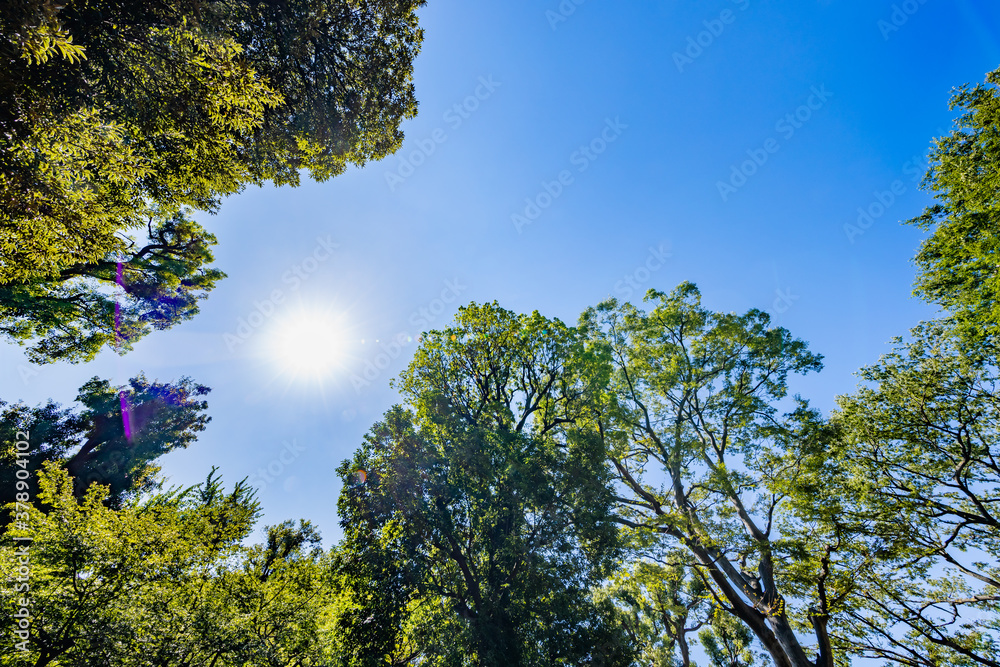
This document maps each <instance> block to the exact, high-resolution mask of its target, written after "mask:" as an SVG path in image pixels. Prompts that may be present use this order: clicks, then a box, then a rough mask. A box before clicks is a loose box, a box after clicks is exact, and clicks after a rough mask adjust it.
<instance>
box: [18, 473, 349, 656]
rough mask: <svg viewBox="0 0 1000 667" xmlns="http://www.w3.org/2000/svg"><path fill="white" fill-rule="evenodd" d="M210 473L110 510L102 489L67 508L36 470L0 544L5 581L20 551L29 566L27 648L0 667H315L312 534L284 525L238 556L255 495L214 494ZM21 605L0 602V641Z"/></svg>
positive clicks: (318, 611)
mask: <svg viewBox="0 0 1000 667" xmlns="http://www.w3.org/2000/svg"><path fill="white" fill-rule="evenodd" d="M214 473H215V471H214V470H213V471H212V473H211V474H210V475H209V476H208V478H207V479H206V481H205V482H204V483H203V484H200V485H197V486H194V487H191V488H188V489H184V490H182V489H174V490H171V491H167V492H160V493H156V494H154V495H151V496H148V497H146V498H144V499H142V500H140V501H138V502H133V501H130V502H128V503H126V505H125V506H123V507H121V508H119V509H112V508H110V507H108V502H107V498H105V497H103V496H104V493H105V491H106V487H104V486H101V485H92V486H91V487H89V488H88V490H87V492H86V493H85V494H84V495H83V497H82V498H79V497H78V496H77V495H76V494H75V493H74V485H73V482H72V480H71V479H70V478H69V476H68V475H67V473H66V471H65V470H63V469H62V468H60V467H59V466H57V465H55V464H53V463H46V464H45V466H43V468H42V469H41V470H40V471H38V480H39V486H40V491H39V494H38V496H37V499H36V500H37V502H36V503H33V504H32V505H31V507H30V508H28V511H27V512H26V513H25V514H26V515H27V516H25V517H24V518H23V519H20V520H19V521H18V523H17V524H15V525H14V526H12V527H11V528H10V529H9V530H8V531H7V532H6V534H4V535H3V537H2V539H0V573H2V574H3V575H4V578H5V579H7V578H13V577H14V573H15V572H16V571H17V568H18V566H19V558H20V556H19V553H18V550H17V549H18V547H19V546H22V545H24V544H30V546H29V549H28V552H29V554H30V563H31V574H30V578H29V580H28V586H29V587H30V588H29V590H28V591H26V592H27V593H29V594H30V599H31V602H30V604H29V606H28V608H29V609H30V611H31V623H30V630H29V637H28V639H27V640H26V643H25V645H23V646H22V647H18V650H14V651H12V650H5V651H4V652H3V654H2V656H0V664H5V665H34V666H35V667H45V666H47V665H63V666H66V667H84V666H87V667H90V666H93V665H105V666H107V667H151V666H153V665H159V666H164V665H190V666H192V667H194V666H198V667H209V666H210V665H214V666H215V667H231V666H235V665H245V666H249V667H257V666H259V667H306V666H309V667H312V666H318V665H321V664H324V662H325V661H324V658H323V655H322V654H323V649H324V648H325V646H326V644H327V643H328V642H327V639H326V638H325V636H324V635H323V633H322V632H321V630H320V619H321V618H322V616H323V614H324V610H325V609H326V607H327V606H328V605H329V600H330V599H331V598H333V597H334V591H333V589H331V588H330V585H331V582H332V579H331V577H330V568H329V566H328V564H326V563H325V562H324V561H325V557H324V555H323V553H322V550H319V549H317V548H315V547H316V544H317V542H318V539H319V536H318V534H317V533H316V531H315V529H314V528H313V527H312V526H311V525H310V524H309V523H308V522H300V524H299V526H295V525H293V524H292V523H291V522H285V523H283V524H280V525H278V526H272V527H270V528H268V529H267V530H266V536H267V537H266V542H265V543H264V544H258V545H251V546H243V545H242V544H241V543H242V542H243V541H244V540H245V539H246V538H247V537H248V535H249V534H250V531H251V529H252V528H253V525H254V523H255V521H256V520H257V518H258V516H259V512H260V508H259V505H258V504H257V502H256V500H255V499H254V492H253V490H252V489H250V488H249V487H247V486H246V485H245V484H244V483H238V484H236V485H235V487H233V488H232V489H231V490H230V491H226V490H225V489H224V488H223V487H222V484H221V481H220V480H219V478H218V477H217V476H216V475H215V474H214ZM15 537H27V538H30V540H31V541H30V542H23V541H21V542H17V541H14V538H15ZM23 595H24V592H20V593H19V592H17V591H15V590H12V589H11V588H9V587H6V586H5V587H4V590H3V593H2V594H0V608H2V609H3V618H2V619H0V631H2V632H3V634H4V636H5V637H7V638H11V637H14V635H13V628H12V623H13V622H14V617H13V614H14V612H15V611H16V610H17V609H19V608H20V607H21V606H23V603H21V601H20V599H19V597H20V596H23ZM20 648H25V649H27V650H26V651H23V652H22V651H21V650H20Z"/></svg>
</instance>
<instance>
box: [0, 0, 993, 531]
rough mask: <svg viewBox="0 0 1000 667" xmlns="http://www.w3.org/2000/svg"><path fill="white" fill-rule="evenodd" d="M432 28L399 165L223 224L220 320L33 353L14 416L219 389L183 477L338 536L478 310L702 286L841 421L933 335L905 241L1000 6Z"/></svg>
mask: <svg viewBox="0 0 1000 667" xmlns="http://www.w3.org/2000/svg"><path fill="white" fill-rule="evenodd" d="M421 20H422V24H423V27H424V29H425V32H426V36H425V43H424V47H423V50H422V52H421V54H420V56H419V58H418V59H417V61H416V74H415V82H416V89H417V96H418V99H419V100H420V113H419V115H418V117H417V118H415V119H413V120H412V121H409V122H407V123H406V125H405V126H404V130H405V132H406V136H407V139H406V142H405V143H404V145H403V148H402V149H401V151H400V152H399V153H398V154H397V155H395V156H391V157H389V158H386V159H385V160H383V161H381V162H378V163H372V164H369V165H366V166H365V167H364V168H360V169H358V168H352V169H350V170H349V171H348V172H347V173H346V174H344V175H342V176H340V177H337V178H335V179H332V180H330V181H328V182H326V183H322V184H317V183H314V182H304V184H303V185H302V186H301V187H299V188H281V189H276V188H273V187H266V188H263V189H259V188H250V189H248V190H246V191H245V192H244V193H242V194H240V195H238V196H234V197H231V198H230V199H228V200H227V201H225V203H224V204H223V206H222V209H221V212H220V213H219V214H218V215H216V216H202V220H203V222H204V223H205V224H206V225H207V226H208V227H209V228H210V229H211V230H212V231H213V232H214V233H215V234H216V235H217V236H218V238H219V245H218V247H217V250H216V257H217V260H218V261H217V264H218V266H219V267H220V268H221V269H223V270H224V271H226V272H227V273H228V274H229V278H228V279H227V280H225V281H224V282H223V283H222V284H221V285H220V287H218V289H216V291H215V292H214V293H213V294H212V296H211V297H210V298H209V299H208V300H207V301H206V302H204V305H203V307H202V313H201V314H200V316H198V317H197V318H196V319H194V320H192V321H190V322H187V323H185V324H183V325H182V326H178V327H176V328H174V329H172V330H170V331H166V332H158V333H155V334H153V335H151V336H149V337H148V338H147V339H145V340H143V341H142V342H140V343H139V344H138V345H137V346H136V349H135V351H134V352H132V353H131V354H128V355H126V356H124V357H117V356H116V355H114V354H112V353H106V354H103V355H101V356H100V357H99V358H98V359H97V360H95V361H94V362H92V363H90V364H86V365H79V366H70V365H52V366H44V367H35V366H31V365H30V364H28V362H27V361H26V359H25V357H24V356H23V354H22V352H21V350H20V349H19V348H17V347H15V346H13V345H5V346H4V347H3V348H2V349H0V363H2V364H3V367H4V368H6V369H8V372H7V373H4V374H3V377H2V379H0V390H2V394H0V395H2V396H3V397H4V398H5V399H6V400H17V399H23V400H25V401H27V402H28V403H32V404H34V403H38V402H41V401H43V400H45V399H46V398H48V397H52V398H55V399H56V400H59V401H61V402H64V403H68V402H70V401H72V399H73V397H74V396H75V393H76V389H77V388H78V387H79V386H80V385H81V384H83V382H84V381H86V379H88V378H90V377H92V376H94V375H99V376H101V377H105V378H109V379H111V380H112V381H114V382H115V383H123V382H125V381H126V380H127V379H128V378H129V377H131V376H133V375H135V374H137V373H138V372H139V371H143V370H144V371H145V372H146V373H147V375H148V376H150V377H155V378H158V379H160V380H174V379H177V378H179V377H181V376H184V375H187V376H190V377H192V378H194V379H195V380H197V381H198V382H201V383H203V384H207V385H209V386H211V387H212V388H213V391H212V393H211V394H210V396H209V405H210V414H211V416H212V418H213V420H212V423H211V424H210V425H209V428H208V430H207V431H206V432H205V433H204V434H203V436H202V437H201V439H200V441H199V442H198V443H196V444H195V445H192V446H191V447H190V448H188V449H187V450H182V451H178V452H175V453H172V454H170V455H168V456H167V457H165V459H164V460H163V464H164V472H165V473H166V474H167V475H168V476H169V477H170V479H171V481H173V482H175V483H183V484H187V483H194V482H197V481H200V480H201V479H203V478H204V476H205V474H206V473H207V472H208V470H209V468H210V467H211V466H212V465H218V466H219V467H220V469H221V472H222V474H223V475H224V477H225V478H226V479H227V480H228V481H230V482H234V481H236V480H238V479H240V478H242V477H244V476H253V475H256V473H257V471H258V470H260V469H266V468H267V467H268V466H270V467H271V469H272V472H273V471H274V470H278V471H279V472H278V473H276V474H274V475H273V477H272V479H271V481H270V482H265V483H263V484H262V483H261V482H262V478H261V477H259V476H258V477H256V478H255V479H254V481H255V482H256V483H257V484H258V485H259V486H262V488H261V491H260V498H261V500H262V502H263V505H264V510H265V521H267V522H272V523H273V522H278V521H281V520H283V519H285V518H298V517H304V518H309V519H312V520H313V521H315V522H317V523H318V525H319V527H320V529H321V530H322V531H323V534H324V536H325V538H326V541H327V543H330V542H332V541H333V540H335V539H336V538H337V537H338V536H339V529H338V527H337V520H336V499H337V494H338V492H339V483H338V481H337V479H336V477H335V475H334V472H333V471H334V469H335V468H336V466H337V465H338V464H339V463H340V462H341V461H342V460H344V459H345V458H347V457H349V456H350V454H351V452H352V451H353V450H354V449H355V448H356V447H357V446H358V445H359V444H360V442H361V438H362V436H363V434H364V433H365V431H366V430H367V429H368V428H369V426H370V425H371V424H372V423H373V422H375V421H376V420H378V419H379V418H380V416H381V415H382V414H383V412H385V411H386V410H387V409H388V408H389V407H390V406H391V405H392V404H393V403H394V402H395V400H396V394H395V393H394V391H393V390H392V389H391V388H390V387H389V381H390V379H391V378H392V377H394V376H395V375H396V374H397V373H398V372H399V371H400V370H402V369H403V368H404V367H405V365H406V363H407V361H408V360H409V358H410V356H411V354H412V352H413V350H414V347H415V341H414V340H412V339H414V338H415V337H416V336H417V335H418V334H419V332H420V331H421V330H424V329H429V328H435V327H438V326H444V325H446V324H447V322H448V321H449V320H450V318H451V316H452V314H453V313H454V312H455V309H456V308H457V307H458V306H460V305H462V304H464V303H468V302H469V301H473V300H475V301H492V300H497V301H498V302H499V303H500V304H501V305H503V306H504V307H506V308H509V309H512V310H517V311H527V312H530V311H532V310H536V309H537V310H539V311H540V312H541V313H543V314H545V315H547V316H550V317H559V318H561V319H563V320H564V321H567V322H570V323H572V322H575V321H576V318H577V316H578V315H579V313H580V312H581V311H582V310H583V309H584V308H586V307H587V306H589V305H594V304H596V303H598V302H599V301H601V300H602V299H604V298H606V297H608V296H617V297H619V298H629V299H631V300H633V301H638V300H639V299H640V298H641V294H642V292H643V291H644V290H645V289H647V288H650V287H654V288H657V289H662V290H670V289H671V288H673V287H674V286H676V285H677V284H678V283H680V282H682V281H685V280H690V281H693V282H695V283H697V284H698V285H699V286H700V287H701V289H702V292H703V297H704V302H705V303H706V305H708V306H709V307H711V308H714V309H718V310H725V311H730V310H736V311H744V310H746V309H749V308H752V307H756V308H762V309H765V310H769V311H771V312H772V314H773V316H774V317H775V318H776V320H777V321H778V322H779V323H780V324H782V325H783V326H786V327H787V328H789V329H790V330H791V331H792V333H793V334H795V335H796V336H798V337H801V338H803V339H805V340H807V341H809V343H810V345H811V347H812V349H813V350H815V351H817V352H820V353H822V354H823V355H825V358H826V369H825V370H824V371H823V372H822V373H820V374H818V375H815V376H811V377H808V378H802V379H798V380H796V384H795V386H794V389H795V390H796V391H799V392H801V393H802V394H803V395H804V396H805V397H807V398H809V399H810V400H811V401H812V402H813V403H814V404H816V405H817V406H819V407H821V408H822V409H824V410H829V409H831V408H832V407H833V405H834V399H835V397H836V396H837V395H838V394H843V393H846V392H849V391H850V390H851V389H852V388H853V387H854V386H855V384H856V378H855V377H854V376H853V373H854V371H856V370H857V369H858V368H859V367H860V366H862V365H864V364H867V363H871V362H874V361H875V360H876V359H877V358H878V356H879V355H880V354H881V353H883V352H885V351H886V350H887V342H888V340H889V339H890V338H891V337H892V336H895V335H901V334H905V332H906V331H907V330H908V329H909V328H910V327H911V326H913V325H914V324H916V323H917V322H918V321H919V320H920V319H922V318H927V317H930V316H932V315H933V310H932V309H931V308H929V307H928V306H926V305H924V304H922V303H920V302H919V301H917V300H915V299H913V298H912V297H911V296H910V290H911V283H912V280H913V277H914V268H913V266H912V264H911V262H910V258H911V257H912V256H913V254H914V251H915V250H916V248H917V245H918V244H919V242H920V239H921V235H920V233H919V231H918V230H916V229H913V228H911V227H905V226H902V225H900V224H899V221H900V220H905V219H907V218H910V217H912V216H914V215H916V214H918V213H919V212H920V211H921V210H922V209H923V207H924V206H926V205H927V204H928V203H929V202H930V201H931V200H930V197H929V196H928V195H927V193H925V192H922V191H920V190H918V188H917V185H918V180H919V176H920V175H921V174H922V172H923V167H924V159H925V156H926V154H927V149H928V147H929V143H930V140H931V138H932V137H933V136H935V135H937V134H940V133H942V132H944V131H947V129H948V128H949V127H950V123H951V120H952V118H953V115H954V114H953V112H951V111H950V110H949V109H948V104H947V103H948V98H949V95H950V91H951V89H952V88H953V87H955V86H958V85H960V84H962V83H965V82H973V83H974V82H979V81H982V80H983V78H984V75H985V74H986V72H988V71H990V70H992V69H994V68H996V67H997V66H1000V43H998V41H997V39H996V38H995V35H997V34H998V30H997V28H998V26H1000V7H998V6H996V5H995V4H994V3H989V2H985V1H981V2H973V1H971V0H951V1H949V2H945V1H944V0H926V1H925V2H920V0H909V1H908V2H897V3H893V2H889V1H886V2H881V1H879V2H866V3H848V2H842V1H837V0H813V1H805V2H765V1H764V0H739V2H735V1H733V0H716V1H715V2H701V3H678V2H659V1H658V2H632V3H622V2H617V3H611V2H607V1H606V0H583V1H582V2H581V1H580V0H576V1H574V0H565V1H564V2H562V3H561V4H560V2H558V0H548V1H541V2H538V1H536V2H526V1H520V0H507V1H505V2H499V1H490V2H458V1H457V0H432V1H431V2H430V3H429V5H428V6H427V7H426V8H424V9H423V10H422V12H421ZM734 170H735V172H734ZM720 183H722V184H724V185H723V186H720ZM859 209H860V211H861V212H866V213H867V215H868V216H870V217H869V218H863V219H862V222H863V223H864V224H863V226H862V225H858V223H857V221H858V218H859V216H860V215H861V213H860V212H859ZM852 225H853V227H852ZM845 226H847V227H846V228H845ZM863 227H864V228H863ZM317 312H323V313H325V314H326V317H328V318H330V319H331V320H333V321H335V323H336V328H337V330H338V331H340V332H341V333H340V334H338V335H339V338H340V340H339V341H338V342H337V345H338V349H341V350H342V351H343V352H342V354H341V355H340V358H339V359H340V360H339V366H338V368H337V370H336V372H335V373H333V374H331V375H328V376H326V377H325V378H323V380H322V381H321V382H320V381H317V380H316V379H314V378H304V377H301V374H300V375H299V376H298V377H293V374H291V373H290V372H288V371H287V369H285V368H283V367H282V365H281V363H280V359H281V355H280V354H279V352H280V350H279V349H278V347H279V346H278V345H277V344H276V343H275V340H279V339H280V337H278V332H279V331H280V330H281V328H282V326H287V324H288V323H289V322H294V321H296V320H295V317H297V314H300V313H313V314H315V313H317ZM255 313H256V314H255ZM362 341H363V342H362ZM376 341H378V342H376ZM268 476H271V475H270V474H269V475H268Z"/></svg>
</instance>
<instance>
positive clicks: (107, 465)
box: [0, 375, 210, 507]
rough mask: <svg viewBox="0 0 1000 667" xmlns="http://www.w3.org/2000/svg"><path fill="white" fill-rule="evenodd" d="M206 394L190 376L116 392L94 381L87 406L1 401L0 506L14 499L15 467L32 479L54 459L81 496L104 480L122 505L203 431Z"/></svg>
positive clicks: (84, 400) (83, 401)
mask: <svg viewBox="0 0 1000 667" xmlns="http://www.w3.org/2000/svg"><path fill="white" fill-rule="evenodd" d="M208 391H209V389H208V387H204V386H201V385H198V384H196V383H194V382H192V381H191V380H189V379H187V378H183V379H181V380H180V382H177V383H173V384H171V383H161V382H155V381H153V382H151V381H149V380H147V379H146V378H145V376H142V375H140V376H138V377H136V378H133V379H132V380H130V382H129V384H128V385H127V386H125V387H121V388H116V387H113V386H112V385H111V384H110V383H109V382H108V381H107V380H101V379H99V378H96V377H95V378H93V379H92V380H90V381H89V382H87V383H86V384H85V385H83V386H82V387H80V393H79V395H78V396H77V402H78V403H80V405H81V406H82V409H72V408H61V407H60V406H59V405H58V404H56V403H54V402H52V401H49V402H48V403H46V404H44V405H40V406H37V407H34V408H31V407H28V406H27V405H25V404H23V403H16V404H13V405H6V406H5V404H3V403H2V402H0V407H3V412H2V413H0V490H2V491H0V494H2V495H0V504H3V505H5V504H7V503H9V502H13V500H14V493H15V488H14V479H15V473H16V472H17V470H21V469H24V470H28V471H29V472H30V473H31V474H32V477H33V475H34V473H35V472H37V471H39V470H40V469H41V468H42V465H43V464H44V463H46V462H54V463H58V464H59V465H61V466H63V467H64V468H65V469H66V471H67V472H68V474H69V475H70V476H71V478H72V480H73V483H74V488H75V490H76V494H77V496H78V497H83V494H84V493H85V492H86V490H87V489H88V487H89V486H90V485H91V484H93V483H95V482H98V483H101V484H104V485H106V487H107V492H106V493H107V499H108V502H110V503H111V504H112V506H115V507H118V506H121V504H122V502H123V501H124V500H125V499H127V498H128V497H130V496H134V495H135V494H137V493H139V492H142V491H145V490H149V489H151V488H152V487H153V485H154V483H155V474H156V472H157V471H158V470H159V467H158V466H157V465H156V464H155V463H154V461H155V460H156V459H157V458H159V457H160V456H162V455H163V454H166V453H167V452H169V451H171V450H173V449H175V448H177V447H187V446H188V445H189V444H190V443H191V442H193V441H194V440H195V438H196V437H197V434H198V433H199V432H200V431H202V430H204V428H205V425H206V424H207V423H208V421H209V420H210V417H208V416H207V415H206V414H205V409H206V408H207V406H208V404H207V403H206V402H205V401H204V400H201V398H200V397H201V396H204V395H205V394H207V393H208ZM19 431H20V432H24V433H27V434H28V447H29V448H28V455H27V456H18V451H17V449H16V447H15V443H16V441H17V440H19V438H17V437H15V436H16V434H17V432H19Z"/></svg>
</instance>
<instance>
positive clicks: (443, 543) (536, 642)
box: [338, 305, 632, 665]
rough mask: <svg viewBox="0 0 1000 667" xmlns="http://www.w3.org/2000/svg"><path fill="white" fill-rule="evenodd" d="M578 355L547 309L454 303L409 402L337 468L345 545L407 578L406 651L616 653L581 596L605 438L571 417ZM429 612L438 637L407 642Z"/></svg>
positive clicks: (542, 659) (611, 658)
mask: <svg viewBox="0 0 1000 667" xmlns="http://www.w3.org/2000/svg"><path fill="white" fill-rule="evenodd" d="M587 359H588V356H587V353H586V351H585V348H584V345H583V341H582V339H581V337H580V335H579V334H578V333H577V332H576V331H575V330H573V329H570V328H567V327H565V326H564V325H563V324H562V323H560V322H558V321H552V320H545V319H544V318H542V317H540V316H539V315H537V314H535V315H532V316H523V315H521V316H519V315H515V314H513V313H510V312H509V311H505V310H502V309H500V308H499V307H497V306H496V305H484V306H477V305H472V306H469V307H467V308H463V309H461V311H460V313H459V315H458V317H457V321H456V324H455V326H454V327H451V328H448V329H445V330H444V331H440V332H431V333H430V334H427V335H426V336H425V338H424V340H423V342H422V344H421V347H420V349H419V350H418V352H417V355H416V358H415V359H414V361H413V363H412V364H411V365H410V367H409V369H408V370H407V371H406V372H405V373H404V374H403V376H402V380H401V387H402V390H403V394H404V396H406V397H407V398H408V399H409V400H410V402H411V405H413V406H414V407H415V409H416V411H415V412H410V411H407V410H405V409H403V408H399V407H397V408H395V409H393V410H392V411H390V412H389V413H388V414H387V415H386V418H385V420H384V421H383V422H382V423H380V424H377V425H376V426H375V427H374V428H373V429H372V430H371V432H370V434H369V435H368V437H367V438H366V443H365V445H364V446H363V447H362V448H361V450H359V451H358V453H357V454H356V455H355V457H354V459H353V460H352V461H349V462H345V463H344V465H342V466H341V467H340V469H339V470H338V473H339V474H340V476H341V479H343V480H344V490H343V492H342V494H341V498H340V501H339V505H338V508H339V511H340V514H341V521H342V525H343V526H344V530H345V534H346V535H347V538H346V539H347V541H348V542H347V543H348V544H350V545H352V546H354V545H365V544H368V545H371V549H372V550H373V552H374V553H375V554H379V555H381V554H389V553H391V554H392V560H393V561H394V569H393V570H390V571H389V572H386V574H387V575H390V576H392V577H395V578H398V579H394V580H398V581H399V582H400V584H401V585H402V586H404V587H405V588H406V589H407V590H408V591H409V594H408V596H407V597H406V598H405V603H406V604H407V605H408V609H407V610H405V611H406V612H408V613H409V618H407V615H406V614H404V613H400V615H399V616H398V617H397V620H396V623H397V627H398V628H399V629H398V630H397V632H398V633H399V634H400V636H401V637H402V638H403V639H402V640H400V642H401V643H400V644H399V645H401V646H412V647H413V650H414V651H415V652H416V655H415V656H414V658H417V657H419V658H420V659H421V660H430V661H433V662H432V663H430V664H441V665H446V664H447V665H451V664H455V665H508V664H518V665H542V664H551V663H552V662H554V661H566V662H568V663H569V664H595V665H597V664H600V665H612V664H628V661H629V659H630V658H629V656H630V654H631V652H632V649H631V647H629V646H627V645H626V642H625V641H624V636H623V635H622V633H621V631H620V630H619V629H618V628H616V627H615V626H614V624H613V623H612V622H611V620H612V619H613V618H614V615H613V610H612V609H611V608H610V607H609V606H604V607H602V606H600V605H599V604H598V603H596V602H595V601H594V600H593V599H592V597H591V594H590V590H591V588H592V587H594V586H595V585H596V584H597V583H598V582H599V581H600V580H601V578H602V577H603V576H605V575H606V574H607V573H608V572H609V571H610V570H609V568H610V567H611V566H612V565H613V562H614V560H613V559H614V557H615V554H616V550H617V547H616V535H615V532H616V531H615V528H614V524H613V522H612V520H611V516H610V514H609V511H610V504H611V496H610V490H609V489H608V487H607V484H606V481H607V479H606V472H605V470H604V466H603V451H602V449H601V446H600V441H599V439H597V438H595V437H594V436H593V434H591V433H588V432H587V431H586V430H585V429H584V428H583V427H584V426H585V425H586V424H587V422H588V419H589V416H588V410H589V408H588V402H589V401H591V400H592V393H593V391H594V389H595V388H594V387H593V386H591V385H590V384H589V383H588V382H587V380H586V379H585V376H584V375H583V374H582V373H581V363H582V362H584V361H586V360H587ZM359 471H363V472H359ZM369 585H373V586H380V585H383V584H382V583H381V582H380V581H378V580H376V581H374V582H372V583H371V584H369ZM428 613H429V614H432V615H437V616H438V617H439V618H442V620H443V622H445V623H447V624H449V625H450V626H453V627H455V629H456V632H455V635H454V637H453V638H452V639H451V641H444V642H442V641H440V638H439V640H438V641H437V642H436V643H435V644H433V645H432V646H431V647H428V646H419V645H415V643H413V642H412V641H407V639H408V638H407V633H408V632H409V633H414V632H418V631H419V628H420V627H421V614H428ZM404 651H405V649H404ZM431 651H433V652H431ZM395 657H396V658H400V657H401V656H399V655H396V656H395ZM402 657H405V656H402Z"/></svg>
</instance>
